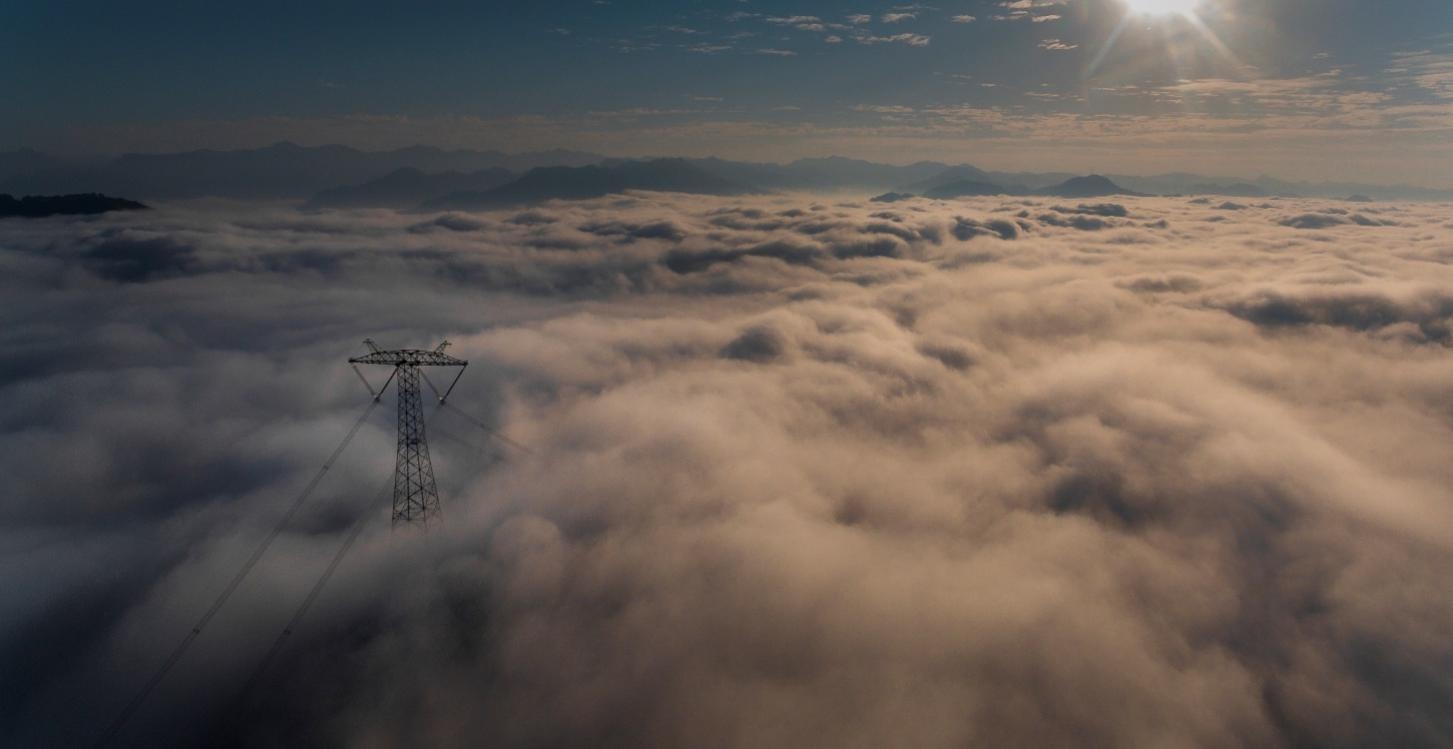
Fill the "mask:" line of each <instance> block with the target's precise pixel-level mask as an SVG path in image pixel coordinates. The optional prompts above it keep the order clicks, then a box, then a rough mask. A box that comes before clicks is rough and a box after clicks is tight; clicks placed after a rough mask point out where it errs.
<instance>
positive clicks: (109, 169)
mask: <svg viewBox="0 0 1453 749" xmlns="http://www.w3.org/2000/svg"><path fill="white" fill-rule="evenodd" d="M600 158H601V157H599V156H596V155H594V154H587V153H582V152H579V151H560V150H557V151H544V152H540V153H533V154H513V155H511V154H504V153H500V152H498V151H446V150H443V149H439V148H430V147H426V146H413V147H410V148H401V149H397V150H394V151H360V150H358V149H355V148H349V147H346V146H337V145H330V146H316V147H306V146H299V145H295V144H292V143H277V144H274V145H271V146H268V147H266V148H258V149H250V150H236V151H208V150H204V151H185V152H181V153H169V154H126V155H124V156H120V157H117V158H115V159H112V160H110V161H107V162H104V163H101V164H93V165H89V166H80V167H61V168H54V169H43V170H40V171H37V172H34V173H30V174H22V175H17V176H12V177H9V178H7V179H4V180H3V181H0V192H11V193H65V192H81V191H98V192H106V193H113V194H123V195H136V196H139V197H143V198H153V199H167V198H198V197H225V198H246V199H276V198H301V197H307V196H311V195H313V194H315V193H317V192H320V191H322V190H327V189H330V188H334V187H338V186H341V185H357V184H360V183H362V182H366V181H368V180H373V179H377V178H379V177H383V176H384V175H387V174H388V173H390V172H393V171H395V170H397V169H400V168H404V167H413V168H415V169H419V170H421V171H445V170H450V169H454V170H459V171H477V170H481V169H491V168H503V169H509V170H511V171H524V170H526V169H531V168H534V167H537V166H556V165H568V166H579V165H582V164H589V163H594V162H596V161H599V160H600Z"/></svg>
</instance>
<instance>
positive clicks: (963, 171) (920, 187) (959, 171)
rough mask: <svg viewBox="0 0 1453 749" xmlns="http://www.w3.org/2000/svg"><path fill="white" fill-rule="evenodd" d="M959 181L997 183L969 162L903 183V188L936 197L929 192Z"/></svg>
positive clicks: (903, 189) (906, 190)
mask: <svg viewBox="0 0 1453 749" xmlns="http://www.w3.org/2000/svg"><path fill="white" fill-rule="evenodd" d="M957 182H977V183H980V184H986V185H995V184H997V183H996V182H995V181H994V178H993V177H991V176H989V173H988V172H986V171H984V170H982V169H979V168H978V167H973V166H969V165H968V164H960V165H958V166H951V167H948V168H947V169H944V170H943V171H941V172H939V173H937V174H935V175H933V176H932V177H929V178H928V179H922V180H919V181H917V182H913V183H911V184H907V185H903V187H902V188H901V189H902V191H903V192H911V193H915V194H918V195H924V196H927V197H935V196H933V195H929V193H931V192H933V191H935V190H938V189H939V188H942V187H946V186H948V185H952V184H954V183H957ZM1001 192H1002V191H1001ZM965 194H971V193H965ZM976 194H988V193H976Z"/></svg>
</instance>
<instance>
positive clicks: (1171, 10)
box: [1125, 0, 1201, 16]
mask: <svg viewBox="0 0 1453 749" xmlns="http://www.w3.org/2000/svg"><path fill="white" fill-rule="evenodd" d="M1200 4H1201V2H1200V0H1125V5H1126V6H1127V7H1129V8H1130V11H1131V12H1132V13H1140V14H1144V15H1180V16H1189V15H1190V14H1191V13H1192V11H1194V10H1195V9H1196V6H1197V5H1200Z"/></svg>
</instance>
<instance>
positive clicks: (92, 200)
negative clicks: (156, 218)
mask: <svg viewBox="0 0 1453 749" xmlns="http://www.w3.org/2000/svg"><path fill="white" fill-rule="evenodd" d="M145 209H146V206H145V205H142V204H141V203H138V202H136V201H134V200H127V199H125V198H112V197H109V196H106V195H101V194H99V193H81V194H76V195H27V196H25V197H23V198H19V199H17V198H15V197H13V196H11V195H5V194H0V218H7V217H20V218H43V217H45V216H89V215H94V214H97V213H106V212H108V211H140V210H145Z"/></svg>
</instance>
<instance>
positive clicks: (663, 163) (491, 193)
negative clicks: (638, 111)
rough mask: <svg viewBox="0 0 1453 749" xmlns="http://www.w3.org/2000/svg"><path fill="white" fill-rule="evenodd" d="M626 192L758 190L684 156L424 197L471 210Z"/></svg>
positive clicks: (556, 170) (553, 172) (431, 206)
mask: <svg viewBox="0 0 1453 749" xmlns="http://www.w3.org/2000/svg"><path fill="white" fill-rule="evenodd" d="M626 190H654V191H661V192H685V193H695V194H700V195H741V194H746V193H750V192H754V190H753V189H752V188H750V187H747V186H746V185H741V184H738V183H736V182H733V181H731V180H728V179H724V178H722V177H719V176H717V175H715V174H712V173H710V172H707V171H706V170H704V169H701V168H699V167H697V166H695V165H693V164H691V163H690V162H688V161H687V160H685V159H652V160H649V161H627V162H612V163H611V164H610V165H608V166H596V165H592V166H583V167H545V168H541V169H532V170H530V171H529V172H527V173H525V175H524V176H522V177H520V178H519V179H517V180H514V181H513V182H509V183H507V184H504V185H501V186H499V187H496V188H493V189H490V190H475V191H466V192H458V193H453V194H451V195H446V196H444V197H442V198H438V199H435V200H430V201H426V202H425V203H424V204H423V205H422V206H420V208H421V209H423V210H427V211H442V210H473V209H483V208H494V207H498V206H507V205H520V204H524V203H537V202H541V201H545V200H583V199H586V198H598V197H601V196H603V195H610V194H613V193H619V192H625V191H626Z"/></svg>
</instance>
